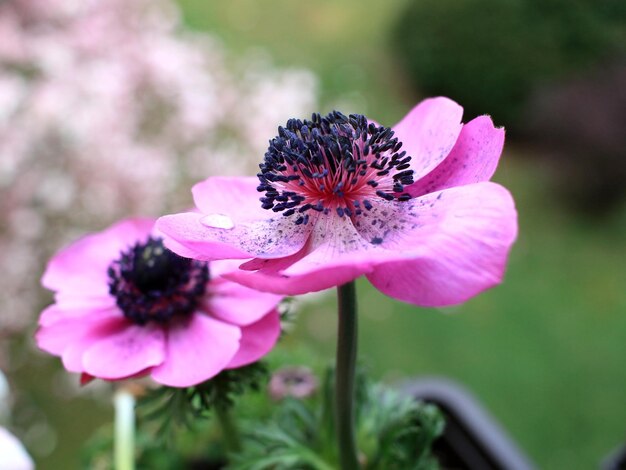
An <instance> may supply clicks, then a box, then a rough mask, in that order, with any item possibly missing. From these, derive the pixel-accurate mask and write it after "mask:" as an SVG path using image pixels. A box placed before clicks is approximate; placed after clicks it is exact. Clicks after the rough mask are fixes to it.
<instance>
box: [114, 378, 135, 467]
mask: <svg viewBox="0 0 626 470" xmlns="http://www.w3.org/2000/svg"><path fill="white" fill-rule="evenodd" d="M113 405H114V407H115V450H114V459H115V470H134V468H135V397H134V396H133V395H132V393H130V392H129V391H128V390H125V389H124V388H119V389H117V390H116V391H115V395H114V396H113Z"/></svg>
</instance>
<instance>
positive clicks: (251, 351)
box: [228, 310, 280, 369]
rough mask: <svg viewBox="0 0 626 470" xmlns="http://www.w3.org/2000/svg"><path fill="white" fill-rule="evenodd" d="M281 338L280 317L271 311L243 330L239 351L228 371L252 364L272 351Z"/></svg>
mask: <svg viewBox="0 0 626 470" xmlns="http://www.w3.org/2000/svg"><path fill="white" fill-rule="evenodd" d="M279 336H280V316H279V315H278V311H277V310H272V311H270V312H269V313H268V314H267V315H265V316H264V317H262V318H261V319H260V320H259V321H257V322H256V323H252V324H251V325H248V326H246V327H244V328H242V329H241V340H240V342H239V350H238V351H237V354H235V357H233V358H232V360H231V361H230V363H229V364H228V369H235V368H237V367H241V366H245V365H248V364H252V363H253V362H256V361H258V360H259V359H261V358H262V357H263V356H265V355H266V354H267V353H268V352H270V351H271V350H272V348H273V347H274V345H275V344H276V341H278V338H279Z"/></svg>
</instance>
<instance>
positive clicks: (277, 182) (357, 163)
mask: <svg viewBox="0 0 626 470" xmlns="http://www.w3.org/2000/svg"><path fill="white" fill-rule="evenodd" d="M401 147H402V142H400V141H398V139H397V138H396V137H394V133H393V131H392V130H391V129H390V128H388V127H382V126H377V125H376V124H373V123H369V122H368V120H367V118H366V117H365V116H362V115H360V114H351V115H350V116H347V117H346V116H345V115H343V114H341V113H340V112H338V111H333V112H332V113H330V114H328V115H327V116H325V117H321V116H320V115H319V114H313V116H312V117H311V120H310V121H309V120H304V121H302V120H300V119H290V120H289V121H287V125H286V126H285V127H279V128H278V136H276V137H275V138H274V139H272V140H271V141H270V145H269V148H268V150H267V152H266V153H265V159H264V161H263V163H261V165H260V169H261V172H260V173H259V174H258V175H257V176H258V177H259V180H260V184H259V186H258V188H257V189H258V190H259V191H260V192H265V196H264V197H262V198H261V202H262V204H263V208H264V209H271V210H273V211H274V212H282V214H283V215H284V216H287V217H289V216H293V215H295V223H296V224H306V223H307V222H308V220H309V214H308V212H309V211H311V210H312V211H315V212H321V213H324V214H328V213H330V211H336V212H337V214H338V215H339V216H340V217H343V216H348V217H353V216H358V215H360V214H361V213H362V211H363V210H364V209H365V210H370V209H371V208H372V204H371V200H373V199H374V198H382V199H385V200H387V201H394V200H396V201H407V200H409V199H410V196H409V195H408V194H407V193H405V192H404V187H405V186H407V185H409V184H412V183H413V170H411V169H410V164H409V162H410V161H411V157H410V156H407V155H406V152H404V151H402V152H400V148H401Z"/></svg>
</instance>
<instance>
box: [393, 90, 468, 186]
mask: <svg viewBox="0 0 626 470" xmlns="http://www.w3.org/2000/svg"><path fill="white" fill-rule="evenodd" d="M462 115H463V108H462V107H461V106H459V105H458V104H457V103H455V102H454V101H452V100H450V99H448V98H443V97H438V98H430V99H427V100H424V101H422V102H421V103H419V104H418V105H417V106H415V107H414V108H413V109H412V110H411V111H410V112H409V113H408V114H407V115H406V116H405V117H404V118H403V119H402V120H401V121H400V122H399V123H398V124H396V125H395V126H394V127H393V130H394V132H395V134H396V136H397V137H398V139H399V140H400V141H401V142H402V144H403V145H402V150H405V151H406V152H407V154H408V155H410V156H411V169H413V170H414V171H415V174H414V180H417V179H419V178H421V177H422V176H423V175H425V174H427V173H428V172H430V171H431V170H432V169H433V168H435V167H436V166H437V165H438V164H439V163H440V162H441V161H442V160H443V159H444V158H445V157H446V156H447V155H448V154H449V153H450V150H451V149H452V147H453V146H454V143H455V142H456V139H457V138H458V136H459V133H460V132H461V127H462V124H461V117H462Z"/></svg>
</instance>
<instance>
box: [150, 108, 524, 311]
mask: <svg viewBox="0 0 626 470" xmlns="http://www.w3.org/2000/svg"><path fill="white" fill-rule="evenodd" d="M462 112H463V110H462V108H461V107H460V106H459V105H458V104H456V103H455V102H453V101H451V100H449V99H447V98H442V97H440V98H432V99H428V100H425V101H423V102H421V103H419V104H418V105H417V106H416V107H415V108H414V109H413V110H411V111H410V112H409V114H408V115H407V116H406V117H404V118H403V119H402V120H401V121H400V123H398V124H397V125H396V126H394V127H393V128H387V127H382V126H379V125H378V124H376V123H374V122H372V121H370V120H368V119H367V118H366V117H364V116H361V115H350V116H344V115H343V114H341V113H339V112H336V111H335V112H332V113H330V114H329V115H327V116H325V117H322V116H320V115H318V114H314V115H313V117H312V119H311V120H299V119H292V120H290V121H288V122H287V125H286V126H285V127H284V128H283V127H280V128H279V129H278V136H276V137H275V138H274V139H272V140H271V141H270V145H269V149H268V151H267V153H266V154H265V159H264V161H263V162H262V163H261V165H260V169H261V171H260V173H259V174H258V175H257V178H209V179H208V180H206V181H204V182H202V183H199V184H197V185H196V186H195V187H194V188H193V196H194V200H195V203H196V206H197V208H198V209H199V211H198V212H188V213H182V214H174V215H169V216H165V217H162V218H160V219H159V220H158V222H157V227H158V228H159V230H161V231H162V232H163V233H164V234H165V244H166V246H171V248H172V249H173V250H174V251H177V252H178V253H179V254H182V255H184V256H189V257H193V258H196V259H201V260H213V259H219V258H223V257H228V258H239V259H248V261H246V262H244V263H243V264H242V265H241V266H240V269H239V270H237V271H233V272H232V273H229V274H228V278H229V279H232V280H234V281H236V282H239V283H241V284H243V285H246V286H249V287H251V288H255V289H259V290H263V291H267V292H274V293H280V294H301V293H305V292H311V291H319V290H322V289H325V288H328V287H331V286H337V285H341V284H344V283H346V282H349V281H352V280H354V279H355V278H357V277H359V276H361V275H365V276H366V277H367V279H369V281H370V282H371V283H372V284H373V285H374V286H375V287H376V288H378V289H379V290H380V291H382V292H383V293H385V294H387V295H389V296H391V297H394V298H397V299H399V300H402V301H405V302H409V303H412V304H416V305H422V306H443V305H451V304H456V303H460V302H463V301H465V300H467V299H468V298H470V297H472V296H474V295H476V294H477V293H479V292H481V291H482V290H484V289H486V288H489V287H492V286H494V285H496V284H498V283H500V282H501V280H502V277H503V273H504V268H505V264H506V259H507V256H508V253H509V250H510V248H511V245H512V243H513V241H514V240H515V237H516V234H517V214H516V210H515V206H514V203H513V199H512V197H511V195H510V193H509V192H508V191H507V190H506V189H505V188H503V187H502V186H500V185H498V184H495V183H492V182H489V179H490V178H491V176H492V175H493V173H494V171H495V169H496V166H497V163H498V160H499V158H500V154H501V152H502V147H503V144H504V130H503V129H498V128H495V127H494V125H493V123H492V121H491V119H490V118H489V117H488V116H480V117H478V118H476V119H474V120H472V121H470V122H469V123H467V124H465V125H463V124H462V123H461V116H462ZM259 193H262V194H261V197H260V198H259ZM168 244H169V245H168Z"/></svg>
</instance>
